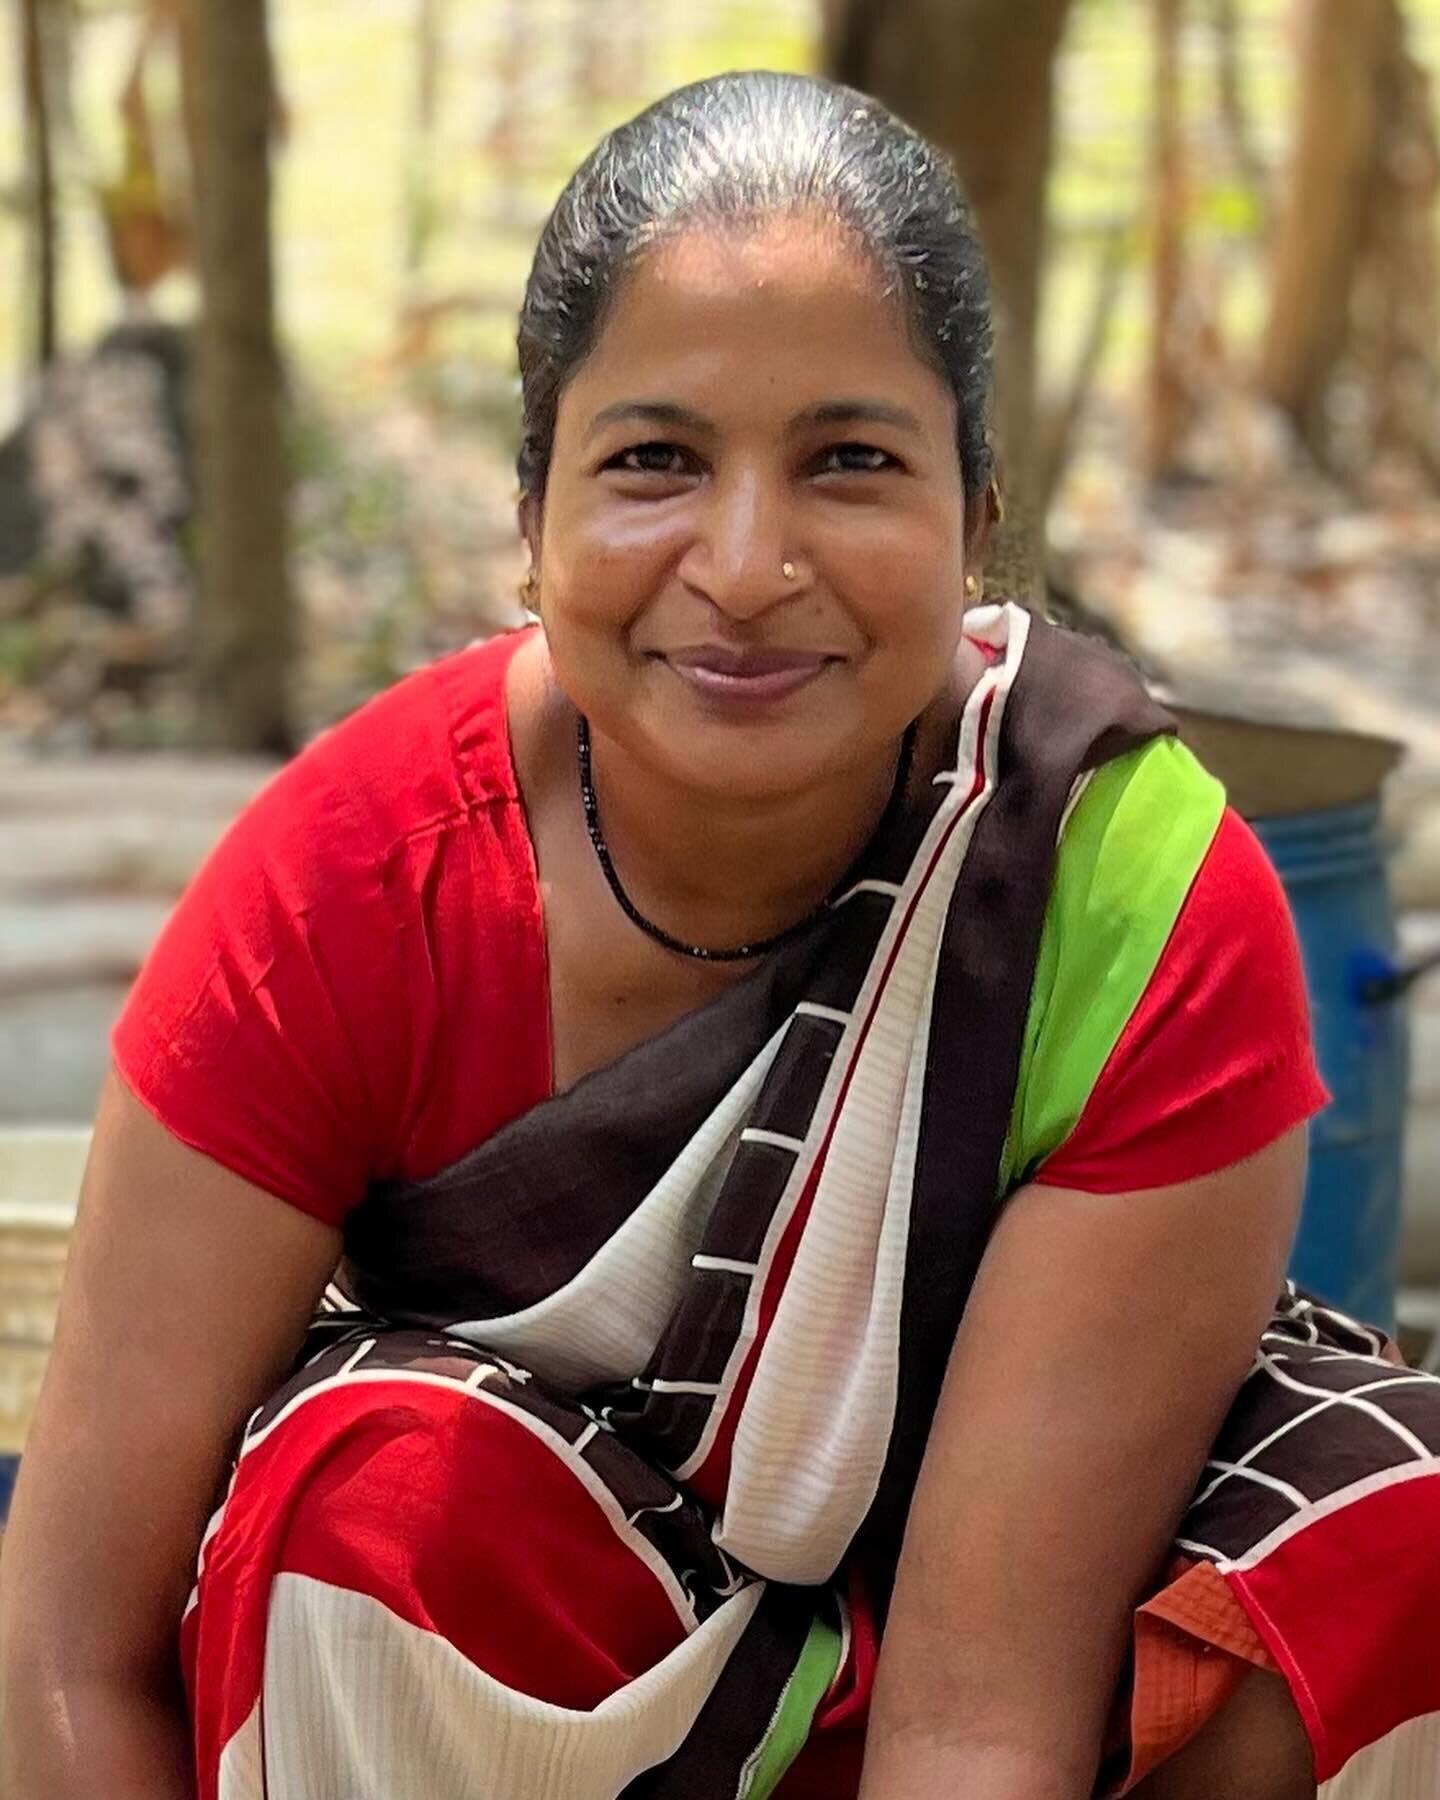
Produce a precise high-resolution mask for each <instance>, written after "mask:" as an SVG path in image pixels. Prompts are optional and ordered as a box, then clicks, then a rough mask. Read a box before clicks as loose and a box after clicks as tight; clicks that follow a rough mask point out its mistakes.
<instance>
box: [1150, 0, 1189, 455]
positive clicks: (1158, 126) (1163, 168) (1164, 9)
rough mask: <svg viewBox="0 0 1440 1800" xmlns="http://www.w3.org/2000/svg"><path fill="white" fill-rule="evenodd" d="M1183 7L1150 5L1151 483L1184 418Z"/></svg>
mask: <svg viewBox="0 0 1440 1800" xmlns="http://www.w3.org/2000/svg"><path fill="white" fill-rule="evenodd" d="M1184 17H1185V0H1152V19H1153V31H1154V47H1155V65H1154V78H1153V83H1152V88H1151V121H1150V168H1151V190H1150V192H1151V203H1150V232H1151V253H1150V305H1151V311H1150V367H1149V379H1148V381H1147V384H1146V386H1147V395H1146V409H1145V469H1146V473H1147V474H1148V475H1149V477H1150V479H1151V480H1152V481H1154V480H1157V479H1158V478H1160V477H1161V476H1163V475H1165V474H1166V473H1167V471H1169V470H1170V469H1171V468H1172V467H1173V466H1174V463H1175V458H1176V456H1177V455H1178V454H1179V450H1180V440H1181V438H1182V437H1183V435H1184V432H1185V426H1186V422H1187V416H1188V413H1189V396H1188V393H1187V389H1186V384H1185V379H1184V376H1183V373H1182V371H1181V366H1180V364H1181V351H1180V341H1179V340H1180V313H1181V307H1182V305H1183V303H1184V297H1185V210H1186V204H1187V196H1186V180H1185V119H1184V106H1183V98H1182V92H1181V67H1180V32H1181V27H1182V25H1183V24H1184Z"/></svg>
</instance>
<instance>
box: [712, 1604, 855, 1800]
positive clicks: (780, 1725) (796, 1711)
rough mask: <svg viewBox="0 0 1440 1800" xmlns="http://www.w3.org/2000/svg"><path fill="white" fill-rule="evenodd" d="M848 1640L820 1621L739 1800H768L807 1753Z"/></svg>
mask: <svg viewBox="0 0 1440 1800" xmlns="http://www.w3.org/2000/svg"><path fill="white" fill-rule="evenodd" d="M842 1647H843V1639H842V1637H841V1635H840V1631H839V1628H838V1627H837V1626H836V1625H834V1624H833V1623H831V1621H830V1620H828V1619H824V1618H819V1617H817V1618H816V1619H815V1621H814V1623H813V1624H812V1625H811V1627H810V1631H809V1635H808V1636H807V1637H806V1639H805V1642H804V1644H803V1646H802V1647H801V1650H800V1660H799V1661H798V1662H797V1663H796V1665H795V1668H794V1670H793V1672H792V1673H791V1676H790V1679H789V1681H788V1682H787V1683H786V1684H785V1692H784V1693H783V1694H782V1695H781V1696H780V1704H779V1706H778V1707H777V1708H776V1709H775V1716H774V1718H773V1719H772V1720H771V1721H770V1728H769V1730H768V1731H767V1732H766V1733H765V1740H764V1742H763V1743H762V1744H761V1745H760V1747H759V1749H758V1750H757V1751H756V1752H755V1755H754V1757H753V1758H752V1760H751V1761H750V1762H749V1763H748V1764H747V1765H746V1769H745V1775H744V1777H743V1779H742V1780H741V1783H740V1791H739V1793H738V1795H737V1796H736V1800H767V1797H768V1796H769V1795H770V1794H773V1793H774V1791H775V1789H776V1788H777V1787H778V1786H779V1784H780V1778H781V1777H782V1776H783V1775H784V1773H785V1771H786V1770H787V1769H788V1768H789V1767H790V1765H791V1763H793V1762H794V1760H795V1758H796V1757H797V1756H798V1755H799V1754H800V1752H801V1750H802V1749H803V1748H804V1745H805V1740H806V1738H807V1737H809V1735H810V1727H811V1726H812V1725H813V1724H814V1722H815V1714H816V1712H817V1711H818V1709H819V1706H820V1702H821V1701H822V1700H823V1699H824V1698H825V1694H826V1690H827V1689H828V1688H829V1686H830V1684H831V1682H832V1681H834V1679H835V1677H836V1675H838V1674H839V1672H840V1652H841V1649H842Z"/></svg>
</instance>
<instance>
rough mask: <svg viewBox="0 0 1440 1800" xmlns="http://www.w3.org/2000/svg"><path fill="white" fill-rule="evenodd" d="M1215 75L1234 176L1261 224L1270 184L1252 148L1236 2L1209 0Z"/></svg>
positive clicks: (1265, 217)
mask: <svg viewBox="0 0 1440 1800" xmlns="http://www.w3.org/2000/svg"><path fill="white" fill-rule="evenodd" d="M1213 4H1214V13H1213V18H1212V24H1213V27H1214V32H1215V76H1216V82H1217V85H1218V88H1219V94H1220V118H1221V121H1222V123H1223V124H1224V127H1225V137H1226V141H1227V143H1228V145H1229V149H1230V157H1231V161H1232V162H1233V163H1234V165H1235V170H1236V173H1237V174H1238V175H1239V176H1240V178H1241V180H1242V181H1243V182H1244V183H1245V185H1246V187H1248V188H1249V189H1250V191H1251V193H1252V194H1253V196H1254V199H1255V205H1256V208H1257V209H1258V211H1259V214H1260V218H1261V221H1262V223H1265V222H1268V219H1269V213H1270V181H1269V176H1268V175H1267V173H1266V169H1265V159H1264V158H1263V157H1262V156H1261V154H1260V152H1259V151H1258V150H1257V149H1256V147H1255V132H1254V129H1253V127H1252V125H1251V120H1250V108H1249V106H1248V104H1247V103H1246V99H1245V82H1244V76H1243V70H1242V62H1241V53H1240V11H1239V6H1238V3H1237V0H1213Z"/></svg>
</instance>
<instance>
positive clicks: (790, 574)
mask: <svg viewBox="0 0 1440 1800" xmlns="http://www.w3.org/2000/svg"><path fill="white" fill-rule="evenodd" d="M780 573H781V574H782V575H783V576H784V577H785V579H786V580H787V581H793V580H794V579H795V565H794V563H793V562H788V561H787V562H782V563H781V565H780Z"/></svg>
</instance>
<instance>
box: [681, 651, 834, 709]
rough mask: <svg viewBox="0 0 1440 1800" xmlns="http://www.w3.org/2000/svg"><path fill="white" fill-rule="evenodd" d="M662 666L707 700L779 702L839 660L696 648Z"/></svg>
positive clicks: (814, 655) (823, 654)
mask: <svg viewBox="0 0 1440 1800" xmlns="http://www.w3.org/2000/svg"><path fill="white" fill-rule="evenodd" d="M662 660H663V661H664V662H665V663H666V664H667V665H668V666H669V667H670V668H671V669H673V670H674V672H675V673H676V674H677V675H678V676H680V678H681V679H682V680H683V681H686V682H688V683H689V685H690V686H691V687H693V688H695V689H696V690H697V691H699V692H700V693H702V694H705V695H707V696H709V697H711V698H714V699H728V700H779V699H783V698H784V697H785V696H786V695H788V694H793V693H794V692H796V690H797V689H799V688H802V687H804V686H806V684H807V683H809V682H811V681H813V680H815V679H816V677H817V676H820V675H823V674H824V673H825V671H826V669H828V668H829V667H830V666H831V665H832V664H833V663H835V662H837V661H838V660H839V659H838V658H837V657H834V656H830V655H828V654H827V653H826V652H824V651H823V650H788V649H763V648H759V647H755V648H747V649H743V650H738V649H735V648H733V647H732V646H730V645H727V644H695V645H690V646H687V647H686V648H684V649H681V650H671V651H668V652H666V653H665V654H664V656H663V658H662Z"/></svg>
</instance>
